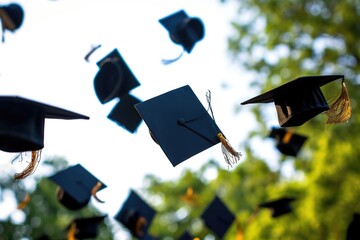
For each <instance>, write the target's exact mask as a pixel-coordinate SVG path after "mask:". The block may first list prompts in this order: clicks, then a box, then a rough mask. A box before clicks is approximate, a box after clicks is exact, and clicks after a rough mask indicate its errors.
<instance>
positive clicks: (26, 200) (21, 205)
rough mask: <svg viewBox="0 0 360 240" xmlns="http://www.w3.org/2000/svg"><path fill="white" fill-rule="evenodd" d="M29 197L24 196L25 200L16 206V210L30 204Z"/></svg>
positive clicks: (27, 195)
mask: <svg viewBox="0 0 360 240" xmlns="http://www.w3.org/2000/svg"><path fill="white" fill-rule="evenodd" d="M30 199H31V197H30V195H29V194H26V196H25V198H24V199H23V200H22V201H21V202H20V203H19V204H18V206H17V209H20V210H21V209H23V208H24V207H26V206H27V205H28V203H29V202H30Z"/></svg>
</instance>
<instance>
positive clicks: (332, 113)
mask: <svg viewBox="0 0 360 240" xmlns="http://www.w3.org/2000/svg"><path fill="white" fill-rule="evenodd" d="M325 114H326V116H327V121H326V124H337V123H342V122H347V121H348V120H349V119H350V116H351V105H350V97H349V94H348V91H347V88H346V85H345V81H344V79H343V80H342V88H341V94H340V96H339V97H338V99H336V100H335V101H334V102H333V103H332V104H331V105H330V109H329V110H328V111H326V112H325Z"/></svg>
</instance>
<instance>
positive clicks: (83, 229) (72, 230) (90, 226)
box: [67, 215, 107, 239]
mask: <svg viewBox="0 0 360 240" xmlns="http://www.w3.org/2000/svg"><path fill="white" fill-rule="evenodd" d="M105 217H107V215H103V216H97V217H89V218H77V219H74V220H73V221H72V222H71V224H70V225H69V226H68V228H67V232H68V239H89V238H96V237H97V235H98V232H99V225H100V224H101V223H102V222H103V221H104V218H105Z"/></svg>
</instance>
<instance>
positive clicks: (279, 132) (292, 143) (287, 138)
mask: <svg viewBox="0 0 360 240" xmlns="http://www.w3.org/2000/svg"><path fill="white" fill-rule="evenodd" d="M269 137H270V138H275V139H276V142H277V145H276V147H277V149H278V150H279V151H280V152H281V153H283V154H285V155H289V156H294V157H296V155H297V154H298V152H299V151H300V149H301V147H302V145H303V144H304V142H305V141H306V139H307V137H306V136H303V135H300V134H297V133H294V132H293V131H291V130H289V129H286V128H277V127H273V128H272V130H271V132H270V135H269Z"/></svg>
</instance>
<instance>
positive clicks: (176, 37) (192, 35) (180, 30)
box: [159, 10, 205, 53]
mask: <svg viewBox="0 0 360 240" xmlns="http://www.w3.org/2000/svg"><path fill="white" fill-rule="evenodd" d="M159 22H160V23H161V24H162V25H163V26H164V27H165V29H166V30H167V31H168V32H169V34H170V38H171V40H172V41H173V42H174V43H176V44H180V45H182V46H183V48H184V49H185V50H186V52H188V53H190V52H191V50H192V49H193V48H194V46H195V44H196V43H197V42H198V41H200V40H201V39H202V38H204V35H205V28H204V24H203V22H202V21H201V19H199V18H197V17H189V16H188V15H187V14H186V12H185V11H184V10H180V11H177V12H175V13H173V14H171V15H169V16H167V17H164V18H162V19H160V20H159Z"/></svg>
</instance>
